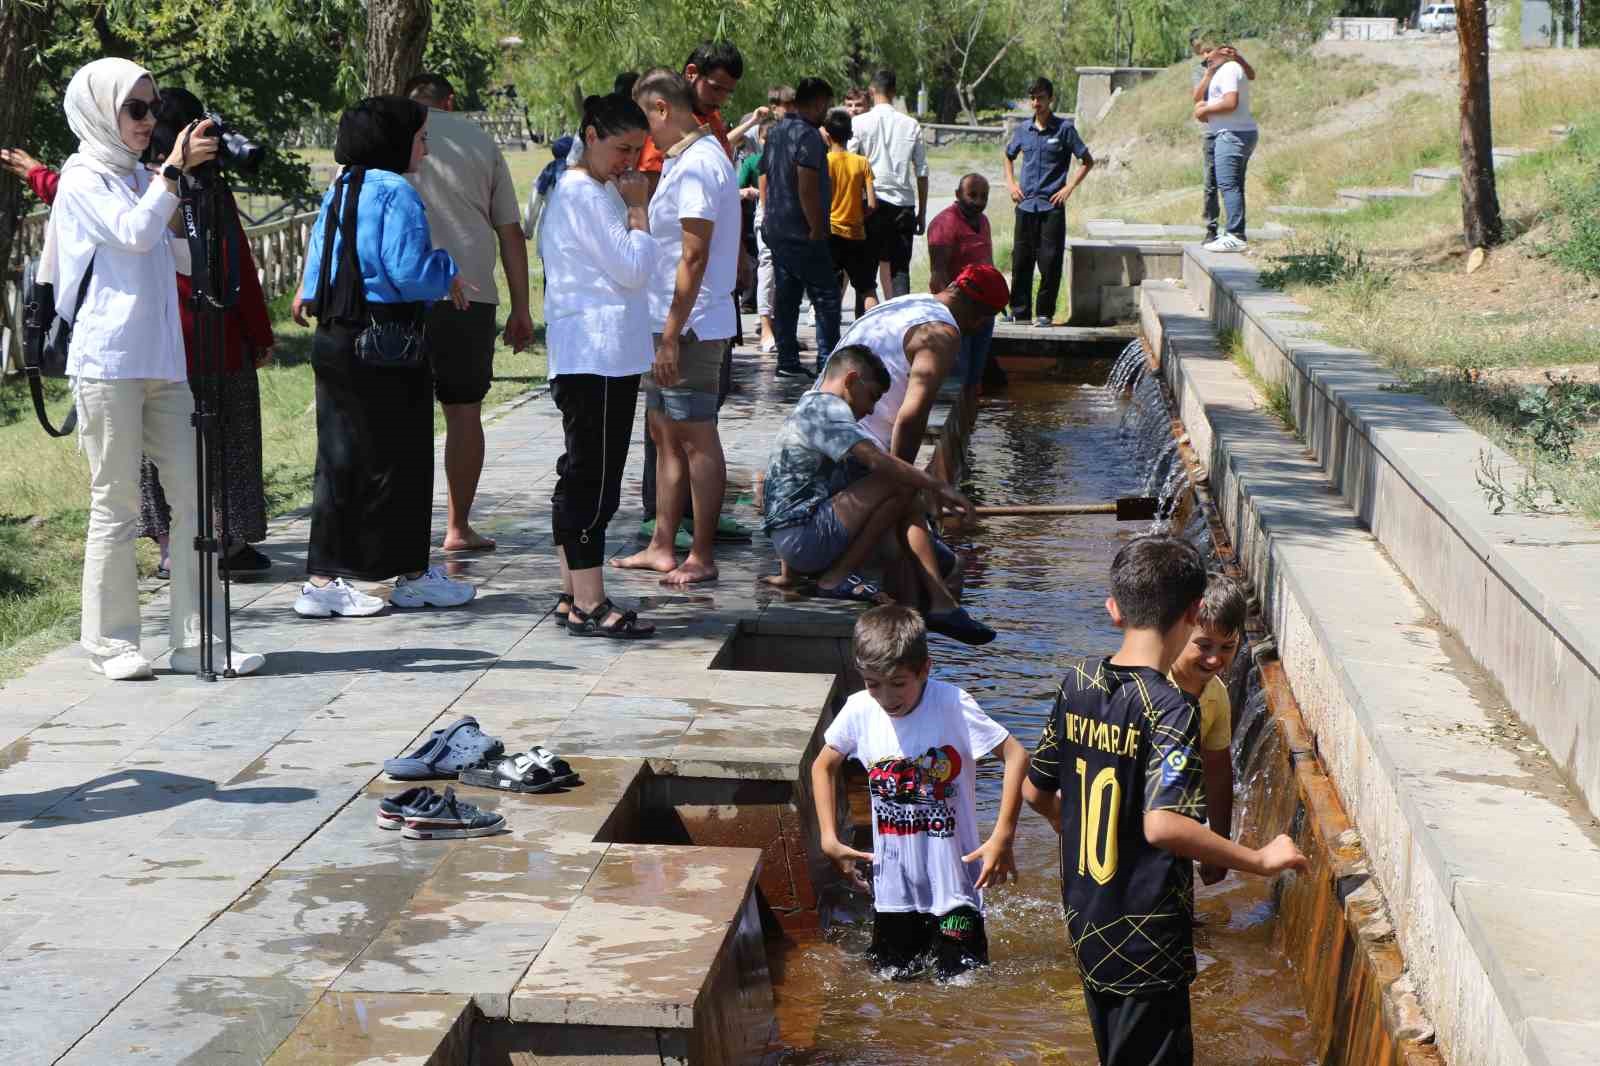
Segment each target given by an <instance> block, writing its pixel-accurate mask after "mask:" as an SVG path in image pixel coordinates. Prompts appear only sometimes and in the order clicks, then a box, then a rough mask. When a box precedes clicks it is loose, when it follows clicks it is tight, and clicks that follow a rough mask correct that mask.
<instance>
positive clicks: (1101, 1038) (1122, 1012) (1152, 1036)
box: [1083, 986, 1194, 1066]
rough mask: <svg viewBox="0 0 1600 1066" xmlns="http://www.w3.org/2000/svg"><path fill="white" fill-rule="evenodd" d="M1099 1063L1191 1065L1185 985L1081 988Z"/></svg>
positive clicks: (1191, 1034)
mask: <svg viewBox="0 0 1600 1066" xmlns="http://www.w3.org/2000/svg"><path fill="white" fill-rule="evenodd" d="M1083 1000H1084V1002H1085V1003H1086V1004H1087V1005H1088V1007H1089V1024H1090V1025H1091V1026H1092V1027H1093V1028H1094V1043H1095V1047H1096V1048H1098V1049H1099V1051H1100V1066H1194V1031H1193V1029H1192V1028H1191V1026H1190V1021H1189V989H1188V987H1187V986H1185V987H1183V988H1172V989H1168V990H1166V991H1163V992H1152V993H1150V994H1148V995H1141V996H1118V995H1113V994H1112V993H1109V992H1091V991H1090V990H1089V989H1087V988H1085V989H1084V990H1083Z"/></svg>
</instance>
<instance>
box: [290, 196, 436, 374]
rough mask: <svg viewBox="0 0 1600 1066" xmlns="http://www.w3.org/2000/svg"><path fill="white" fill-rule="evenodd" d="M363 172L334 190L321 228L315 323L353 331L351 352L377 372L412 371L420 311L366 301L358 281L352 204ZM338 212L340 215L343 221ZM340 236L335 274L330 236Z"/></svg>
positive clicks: (417, 359) (418, 361) (418, 356)
mask: <svg viewBox="0 0 1600 1066" xmlns="http://www.w3.org/2000/svg"><path fill="white" fill-rule="evenodd" d="M363 178H364V174H363V173H362V172H359V171H357V172H353V173H352V174H351V176H350V182H349V184H346V183H343V182H341V183H339V184H338V185H336V186H335V188H334V193H333V199H332V201H331V202H330V203H329V205H328V214H327V218H326V219H325V220H324V222H323V229H322V261H321V269H320V270H319V271H318V274H317V291H316V294H315V299H314V300H313V307H314V310H313V313H314V314H316V316H317V322H318V324H328V325H334V326H337V327H342V328H345V329H353V330H356V331H358V332H357V333H356V338H355V343H354V345H353V352H354V354H355V358H356V361H357V362H359V363H361V364H362V365H364V366H370V367H374V368H376V369H380V370H415V369H416V368H417V367H419V366H421V365H422V356H423V344H422V338H423V315H422V313H421V311H420V310H419V311H416V312H412V311H411V310H410V307H409V305H407V306H406V307H405V309H402V308H399V307H395V308H391V307H390V306H389V305H385V304H379V305H376V308H374V306H372V305H369V304H368V303H367V295H366V292H365V291H364V289H363V288H362V284H361V261H360V259H358V258H357V256H356V242H355V207H356V203H357V202H358V201H359V200H360V198H361V180H362V179H363ZM341 215H342V216H343V219H342V222H341ZM335 233H340V234H341V235H342V237H343V238H344V239H343V240H342V242H341V247H340V249H339V252H340V255H339V259H340V263H339V266H338V271H337V274H338V276H337V277H331V276H330V275H331V274H333V272H334V270H333V238H334V234H335Z"/></svg>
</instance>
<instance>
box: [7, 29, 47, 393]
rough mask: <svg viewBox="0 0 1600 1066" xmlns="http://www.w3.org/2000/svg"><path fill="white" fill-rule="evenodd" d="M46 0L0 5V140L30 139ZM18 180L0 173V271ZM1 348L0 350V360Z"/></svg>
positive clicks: (17, 210) (17, 213) (17, 204)
mask: <svg viewBox="0 0 1600 1066" xmlns="http://www.w3.org/2000/svg"><path fill="white" fill-rule="evenodd" d="M53 7H54V4H53V3H52V2H51V0H9V2H8V3H6V4H5V5H4V6H0V85H4V86H5V91H4V92H0V145H6V146H9V145H14V144H31V143H32V134H33V94H34V90H35V89H36V87H37V86H38V84H39V73H40V70H41V67H40V64H39V54H38V47H39V42H40V41H41V40H43V39H44V35H45V32H46V30H47V29H48V27H49V25H50V19H51V16H52V8H53ZM22 204H23V198H22V183H21V182H20V181H18V180H17V179H16V178H15V177H13V176H12V175H11V172H10V171H6V172H4V173H0V273H4V272H5V271H7V270H9V269H10V263H11V241H12V238H13V236H14V235H15V234H16V227H17V220H18V219H19V218H20V217H21V213H22ZM4 359H5V353H3V352H0V363H3V362H4Z"/></svg>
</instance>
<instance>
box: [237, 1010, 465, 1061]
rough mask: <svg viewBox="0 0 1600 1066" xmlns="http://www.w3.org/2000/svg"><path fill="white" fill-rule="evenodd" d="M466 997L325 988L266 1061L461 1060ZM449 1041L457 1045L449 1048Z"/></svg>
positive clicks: (463, 1052)
mask: <svg viewBox="0 0 1600 1066" xmlns="http://www.w3.org/2000/svg"><path fill="white" fill-rule="evenodd" d="M471 1002H472V1001H471V998H470V997H468V996H463V995H443V996H435V995H409V994H393V993H369V992H356V993H344V992H329V993H327V994H325V995H324V996H323V997H322V998H321V999H319V1000H318V1001H317V1003H316V1005H315V1006H314V1007H312V1008H311V1011H310V1013H308V1014H307V1015H306V1016H305V1018H304V1019H303V1020H302V1021H301V1022H300V1024H299V1026H297V1027H296V1028H295V1030H294V1032H292V1033H290V1034H289V1038H288V1039H287V1040H285V1041H284V1042H283V1044H282V1045H280V1046H279V1047H278V1049H277V1051H275V1052H273V1054H272V1057H271V1058H270V1059H268V1060H267V1063H268V1066H349V1064H351V1063H385V1064H391V1066H433V1064H435V1063H439V1062H446V1063H455V1062H466V1061H467V1052H468V1047H467V1045H468V1041H469V1039H470V1033H471V1028H472V1010H471ZM452 1045H455V1046H456V1047H457V1048H458V1049H459V1050H458V1051H456V1052H455V1053H452Z"/></svg>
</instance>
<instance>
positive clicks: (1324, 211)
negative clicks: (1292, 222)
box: [1267, 204, 1355, 217]
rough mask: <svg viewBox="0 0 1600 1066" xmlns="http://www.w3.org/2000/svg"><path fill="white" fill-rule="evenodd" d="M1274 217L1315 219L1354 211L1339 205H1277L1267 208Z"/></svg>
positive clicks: (1353, 208)
mask: <svg viewBox="0 0 1600 1066" xmlns="http://www.w3.org/2000/svg"><path fill="white" fill-rule="evenodd" d="M1267 210H1268V211H1269V212H1271V213H1272V214H1274V215H1297V216H1302V217H1316V216H1319V215H1348V214H1349V213H1350V212H1352V211H1354V210H1355V207H1354V206H1352V205H1350V204H1340V205H1337V206H1332V205H1330V206H1328V207H1313V206H1311V205H1309V204H1277V205H1275V206H1273V207H1269V208H1267Z"/></svg>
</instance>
